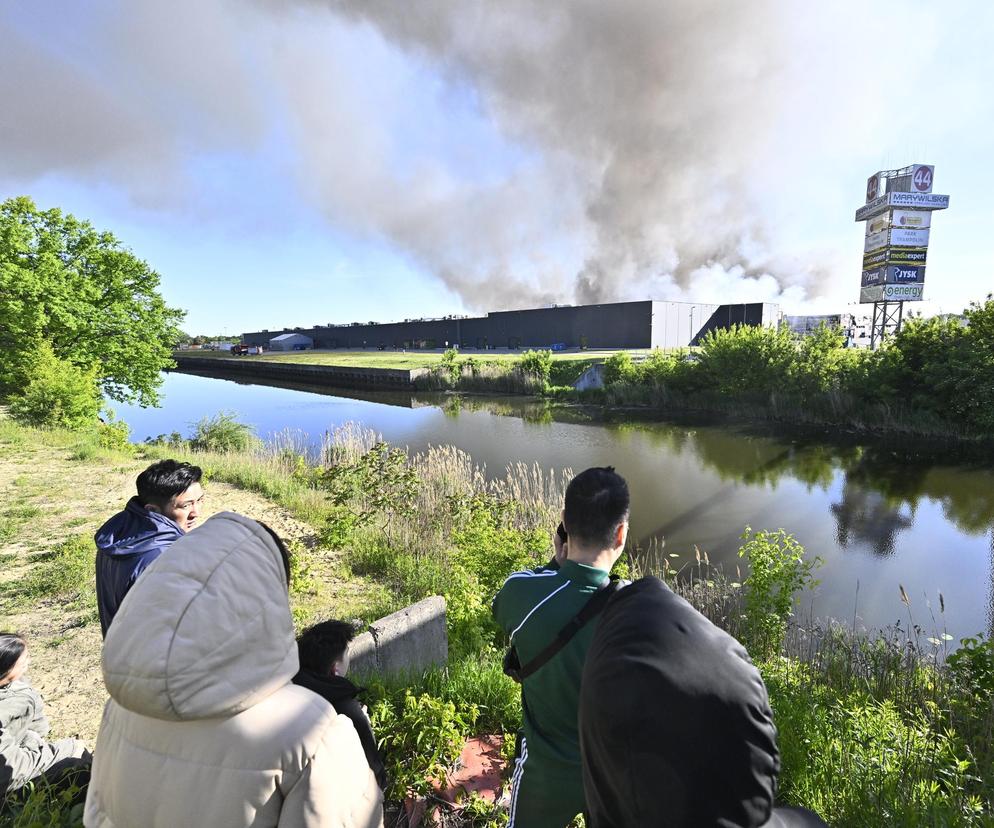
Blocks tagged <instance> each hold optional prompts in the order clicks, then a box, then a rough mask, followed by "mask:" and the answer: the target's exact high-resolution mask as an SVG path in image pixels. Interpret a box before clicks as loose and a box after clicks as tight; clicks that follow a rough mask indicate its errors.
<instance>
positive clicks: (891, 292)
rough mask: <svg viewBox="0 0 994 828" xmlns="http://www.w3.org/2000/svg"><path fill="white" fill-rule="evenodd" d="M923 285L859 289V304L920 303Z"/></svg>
mask: <svg viewBox="0 0 994 828" xmlns="http://www.w3.org/2000/svg"><path fill="white" fill-rule="evenodd" d="M924 292H925V285H923V284H916V285H870V286H869V287H864V288H860V291H859V301H860V302H920V301H921V300H922V297H923V295H924Z"/></svg>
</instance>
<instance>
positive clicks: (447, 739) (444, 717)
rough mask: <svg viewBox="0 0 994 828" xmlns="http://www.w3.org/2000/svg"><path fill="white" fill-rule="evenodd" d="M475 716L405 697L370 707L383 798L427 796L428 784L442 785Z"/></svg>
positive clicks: (407, 694) (422, 698) (438, 703)
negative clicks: (381, 765)
mask: <svg viewBox="0 0 994 828" xmlns="http://www.w3.org/2000/svg"><path fill="white" fill-rule="evenodd" d="M374 692H375V688H374ZM477 713H478V711H477V709H476V706H475V705H467V706H465V707H460V708H457V707H456V705H455V704H453V703H452V702H443V701H441V700H440V699H435V698H432V697H431V696H429V695H426V694H425V695H421V696H414V695H413V694H411V692H410V691H405V692H404V695H403V698H401V699H399V700H398V701H396V702H394V701H393V700H392V699H390V698H382V699H380V700H379V701H377V702H376V703H374V704H373V705H371V706H370V710H369V718H370V722H371V723H372V726H373V732H374V733H375V734H376V735H377V739H378V741H379V747H380V749H381V750H382V751H383V753H384V756H385V764H386V771H387V778H388V785H387V789H386V791H385V792H384V793H385V796H386V798H387V799H394V800H397V799H403V798H404V797H406V796H408V795H414V796H427V795H428V794H429V793H430V792H431V790H432V781H433V780H434V781H437V782H442V781H443V780H444V779H445V777H446V776H447V774H448V771H449V769H450V768H451V767H452V765H453V763H454V762H455V761H456V759H458V758H459V754H460V753H461V752H462V747H463V744H464V743H465V741H466V739H467V737H468V736H469V735H470V734H471V732H472V728H473V726H474V725H475V723H476V717H477Z"/></svg>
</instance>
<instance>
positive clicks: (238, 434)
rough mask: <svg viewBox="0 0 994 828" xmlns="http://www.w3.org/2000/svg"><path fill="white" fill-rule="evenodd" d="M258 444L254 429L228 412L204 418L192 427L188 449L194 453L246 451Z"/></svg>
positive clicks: (220, 412)
mask: <svg viewBox="0 0 994 828" xmlns="http://www.w3.org/2000/svg"><path fill="white" fill-rule="evenodd" d="M258 443H259V438H258V437H256V436H255V429H253V428H252V426H250V425H248V424H246V423H240V422H238V420H237V419H235V414H234V413H233V412H229V411H219V412H218V413H217V414H215V415H214V416H213V417H204V418H203V419H202V420H199V421H198V422H197V423H196V424H195V425H194V430H193V435H192V436H191V437H190V448H192V449H193V450H194V451H218V452H228V451H247V450H248V449H251V448H253V447H254V446H256V445H257V444H258Z"/></svg>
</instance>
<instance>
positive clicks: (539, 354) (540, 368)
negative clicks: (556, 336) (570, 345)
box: [518, 351, 552, 382]
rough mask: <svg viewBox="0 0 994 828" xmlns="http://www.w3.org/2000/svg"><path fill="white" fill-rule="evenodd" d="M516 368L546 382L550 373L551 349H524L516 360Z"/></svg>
mask: <svg viewBox="0 0 994 828" xmlns="http://www.w3.org/2000/svg"><path fill="white" fill-rule="evenodd" d="M518 368H520V369H521V370H522V371H523V372H524V373H526V374H532V375H534V376H535V377H537V378H538V379H540V380H541V381H542V382H548V381H549V376H550V375H551V373H552V351H525V352H524V353H523V354H522V355H521V358H520V359H519V360H518Z"/></svg>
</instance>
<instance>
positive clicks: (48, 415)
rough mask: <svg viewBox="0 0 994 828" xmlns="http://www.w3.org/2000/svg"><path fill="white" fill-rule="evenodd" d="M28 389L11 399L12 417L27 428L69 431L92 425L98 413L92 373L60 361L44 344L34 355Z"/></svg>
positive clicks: (94, 376)
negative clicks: (48, 427) (56, 428)
mask: <svg viewBox="0 0 994 828" xmlns="http://www.w3.org/2000/svg"><path fill="white" fill-rule="evenodd" d="M29 377H30V379H29V380H28V384H27V386H26V387H25V388H24V389H23V390H21V391H19V392H17V393H15V394H14V395H13V396H11V397H10V413H11V416H12V417H13V418H14V419H15V420H18V421H20V422H23V423H28V424H30V425H41V426H62V427H65V428H70V429H78V428H85V427H87V426H90V425H92V424H93V423H94V422H95V421H96V419H97V414H98V413H99V412H100V392H99V389H98V386H97V375H96V370H95V369H90V370H83V369H82V368H78V367H76V366H75V365H73V364H72V363H70V362H68V361H66V360H62V359H59V358H58V357H57V356H56V355H55V353H54V352H53V351H52V346H51V345H49V344H48V343H47V342H43V343H41V344H40V345H39V346H38V348H37V350H36V351H35V356H34V360H33V363H32V365H31V369H30V373H29Z"/></svg>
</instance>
